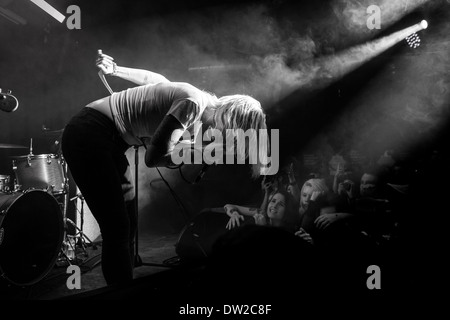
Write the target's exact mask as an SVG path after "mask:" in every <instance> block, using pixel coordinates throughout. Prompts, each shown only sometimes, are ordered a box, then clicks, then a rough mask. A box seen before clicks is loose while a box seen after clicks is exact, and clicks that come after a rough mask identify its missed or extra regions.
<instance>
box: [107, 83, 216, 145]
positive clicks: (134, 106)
mask: <svg viewBox="0 0 450 320" xmlns="http://www.w3.org/2000/svg"><path fill="white" fill-rule="evenodd" d="M208 101H210V96H209V94H208V93H206V92H204V91H202V90H200V89H198V88H196V87H194V86H192V85H190V84H188V83H184V82H161V83H157V84H148V85H143V86H139V87H134V88H130V89H127V90H124V91H120V92H116V93H113V94H112V95H111V100H110V103H111V111H112V114H113V118H114V123H115V125H116V127H117V129H118V130H119V132H120V134H121V136H122V138H123V139H124V140H125V142H127V143H128V144H129V145H141V144H142V142H141V140H140V139H139V138H141V137H151V136H152V135H153V134H154V132H155V130H156V129H157V128H158V126H159V124H160V123H161V121H162V120H163V118H164V117H165V116H166V115H169V114H170V115H172V116H174V117H175V118H176V119H177V120H178V121H179V122H180V123H181V124H182V125H183V128H184V129H185V130H186V131H188V132H189V133H190V136H191V137H195V136H196V135H197V132H194V127H195V128H197V129H198V128H200V127H201V126H200V125H199V124H201V116H202V114H203V111H204V110H205V108H206V106H207V104H208ZM195 124H197V126H195Z"/></svg>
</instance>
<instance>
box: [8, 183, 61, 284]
mask: <svg viewBox="0 0 450 320" xmlns="http://www.w3.org/2000/svg"><path fill="white" fill-rule="evenodd" d="M63 236H64V223H63V217H62V213H61V209H60V205H59V203H58V202H57V200H56V199H55V198H54V197H53V196H52V195H50V194H49V193H47V192H45V191H42V190H29V191H26V192H24V193H22V192H15V193H10V194H0V273H1V275H2V277H3V278H5V279H6V280H7V281H9V282H11V283H13V284H15V285H19V286H26V285H32V284H35V283H37V282H39V281H40V280H42V278H44V277H45V276H46V275H47V274H48V273H49V272H50V270H51V269H52V268H53V266H54V264H55V262H56V259H57V257H58V254H59V251H60V250H61V245H62V240H63Z"/></svg>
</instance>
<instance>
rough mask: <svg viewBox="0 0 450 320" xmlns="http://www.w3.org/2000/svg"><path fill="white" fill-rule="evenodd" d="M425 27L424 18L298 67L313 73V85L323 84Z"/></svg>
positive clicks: (339, 76) (350, 70)
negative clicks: (386, 34)
mask: <svg viewBox="0 0 450 320" xmlns="http://www.w3.org/2000/svg"><path fill="white" fill-rule="evenodd" d="M427 27H428V23H426V21H425V20H424V21H422V22H420V23H417V24H415V25H412V26H410V27H408V28H405V29H403V30H400V31H397V32H395V33H393V34H390V35H388V36H385V37H383V38H380V39H376V40H374V41H371V42H367V43H364V44H362V45H358V46H354V47H351V48H349V49H346V50H344V51H341V52H338V53H336V54H334V55H331V56H325V57H321V58H318V59H315V60H314V61H312V62H311V61H307V62H304V63H300V64H299V69H300V70H304V71H307V72H312V73H314V77H313V79H314V81H315V82H316V83H315V85H318V86H319V87H321V86H325V85H327V84H328V83H330V82H332V81H336V80H338V79H340V78H342V77H343V76H345V75H346V74H348V73H350V72H352V71H353V70H355V69H357V68H358V67H360V66H361V65H363V64H364V63H366V62H368V61H370V60H372V59H373V58H375V57H376V56H378V55H380V54H381V53H383V52H384V51H386V50H388V49H389V48H391V47H393V46H394V45H396V44H397V43H399V42H401V41H402V40H404V39H406V38H407V37H408V36H410V35H412V34H414V33H416V32H419V31H421V30H423V29H426V28H427Z"/></svg>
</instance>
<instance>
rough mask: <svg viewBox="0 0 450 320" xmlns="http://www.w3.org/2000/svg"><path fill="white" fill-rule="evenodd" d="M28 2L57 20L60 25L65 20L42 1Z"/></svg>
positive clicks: (32, 0)
mask: <svg viewBox="0 0 450 320" xmlns="http://www.w3.org/2000/svg"><path fill="white" fill-rule="evenodd" d="M30 1H31V2H33V3H34V4H35V5H37V6H38V7H39V8H41V9H42V10H44V11H45V12H47V13H48V14H49V15H51V16H52V17H53V18H55V19H56V20H58V21H59V22H60V23H62V22H63V21H64V19H65V18H66V17H65V16H64V15H63V14H62V13H61V12H59V11H58V10H56V9H55V8H54V7H52V6H51V5H49V4H48V3H47V2H46V1H44V0H30Z"/></svg>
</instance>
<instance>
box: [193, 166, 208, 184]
mask: <svg viewBox="0 0 450 320" xmlns="http://www.w3.org/2000/svg"><path fill="white" fill-rule="evenodd" d="M210 166H211V165H209V164H206V163H205V164H204V165H203V167H202V169H201V170H200V173H199V174H198V176H197V178H195V182H194V183H199V182H200V180H202V179H203V176H204V175H205V172H206V171H207V170H208V169H209V167H210Z"/></svg>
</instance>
